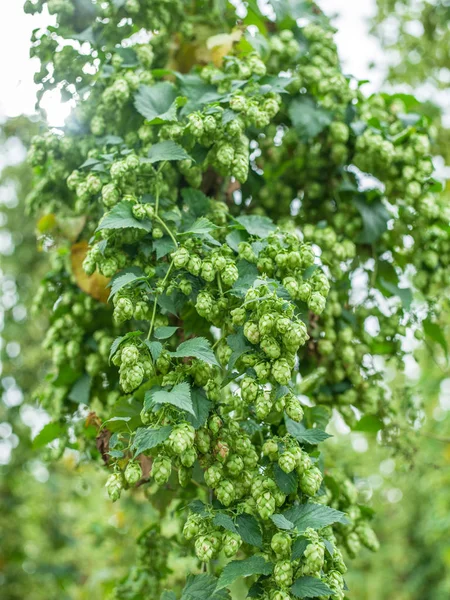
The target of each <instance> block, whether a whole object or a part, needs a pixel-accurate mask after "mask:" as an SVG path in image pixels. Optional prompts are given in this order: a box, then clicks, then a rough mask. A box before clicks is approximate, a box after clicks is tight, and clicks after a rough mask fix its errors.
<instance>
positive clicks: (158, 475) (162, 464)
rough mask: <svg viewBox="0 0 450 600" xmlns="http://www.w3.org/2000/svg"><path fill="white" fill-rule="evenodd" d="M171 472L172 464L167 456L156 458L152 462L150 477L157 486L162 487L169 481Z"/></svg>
mask: <svg viewBox="0 0 450 600" xmlns="http://www.w3.org/2000/svg"><path fill="white" fill-rule="evenodd" d="M171 472H172V464H171V462H170V459H169V458H168V457H167V456H161V455H160V456H158V457H157V458H155V460H154V461H153V465H152V472H151V474H152V477H153V478H154V480H155V481H156V483H157V484H158V485H164V484H165V483H167V482H168V481H169V477H170V474H171Z"/></svg>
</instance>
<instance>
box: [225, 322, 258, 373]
mask: <svg viewBox="0 0 450 600" xmlns="http://www.w3.org/2000/svg"><path fill="white" fill-rule="evenodd" d="M227 344H228V345H229V346H230V348H231V349H232V350H233V352H232V353H231V356H230V359H229V361H228V369H229V370H230V371H232V370H233V368H234V365H235V364H236V361H237V360H238V359H239V358H240V357H241V356H242V355H243V354H246V353H247V352H252V350H253V349H252V347H251V346H250V345H249V344H248V342H247V339H246V337H245V336H244V333H243V328H242V327H239V329H238V330H237V332H236V333H232V334H230V335H229V336H228V337H227Z"/></svg>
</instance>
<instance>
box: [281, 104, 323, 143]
mask: <svg viewBox="0 0 450 600" xmlns="http://www.w3.org/2000/svg"><path fill="white" fill-rule="evenodd" d="M288 113H289V117H290V119H291V121H292V124H293V126H294V127H295V129H296V130H297V132H298V134H299V135H300V137H301V138H302V139H304V140H305V141H308V140H311V139H312V138H315V137H316V135H319V133H321V132H322V131H323V130H324V129H325V128H326V127H328V125H330V123H331V122H332V120H333V116H332V114H331V113H330V112H328V111H327V110H324V109H323V108H319V107H318V106H317V104H316V103H315V102H314V101H313V100H312V99H311V98H305V97H301V98H295V100H293V101H292V102H291V104H290V106H289V110H288Z"/></svg>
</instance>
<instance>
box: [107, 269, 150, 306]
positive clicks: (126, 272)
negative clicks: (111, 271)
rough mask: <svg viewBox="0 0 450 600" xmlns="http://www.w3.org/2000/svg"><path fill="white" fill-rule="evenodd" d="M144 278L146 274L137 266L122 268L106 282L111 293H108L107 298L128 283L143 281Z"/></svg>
mask: <svg viewBox="0 0 450 600" xmlns="http://www.w3.org/2000/svg"><path fill="white" fill-rule="evenodd" d="M145 279H146V275H145V273H144V271H143V270H142V269H140V268H139V267H128V268H127V269H123V271H120V272H119V273H116V275H114V277H113V278H112V279H111V281H110V283H109V284H108V285H109V286H110V287H111V293H110V294H109V298H108V300H109V299H110V298H112V297H113V296H114V295H115V294H117V292H118V291H119V290H121V289H122V288H124V287H125V286H127V285H128V284H129V283H132V282H134V283H137V282H139V281H144V280H145Z"/></svg>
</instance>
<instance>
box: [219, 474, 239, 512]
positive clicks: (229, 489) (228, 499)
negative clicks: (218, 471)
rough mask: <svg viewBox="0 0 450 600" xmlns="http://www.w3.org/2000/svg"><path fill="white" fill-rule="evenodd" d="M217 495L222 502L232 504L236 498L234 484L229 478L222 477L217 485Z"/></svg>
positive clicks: (227, 504) (226, 504)
mask: <svg viewBox="0 0 450 600" xmlns="http://www.w3.org/2000/svg"><path fill="white" fill-rule="evenodd" d="M216 496H217V499H218V500H219V502H220V503H221V504H223V505H224V506H230V504H231V503H232V502H233V501H234V499H235V492H234V486H233V484H232V482H231V481H228V479H222V481H220V482H219V484H218V485H217V487H216Z"/></svg>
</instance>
